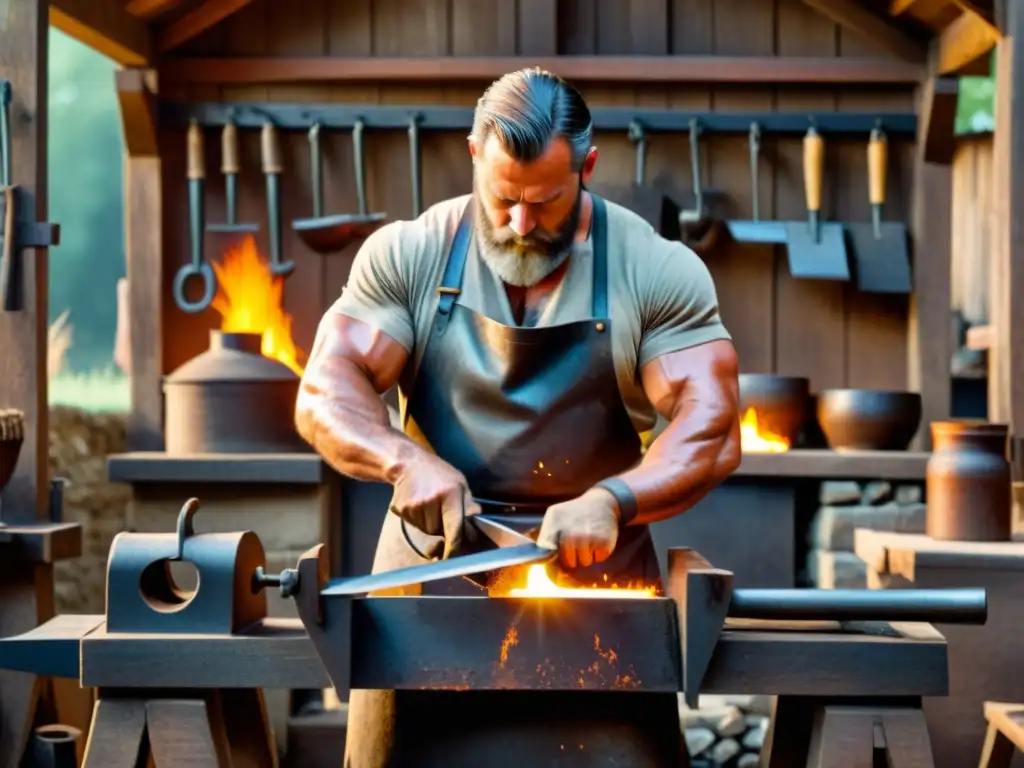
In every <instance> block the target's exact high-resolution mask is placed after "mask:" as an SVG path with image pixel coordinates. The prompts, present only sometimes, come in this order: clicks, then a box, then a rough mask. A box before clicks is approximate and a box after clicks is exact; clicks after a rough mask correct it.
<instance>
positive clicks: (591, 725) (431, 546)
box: [345, 196, 687, 768]
mask: <svg viewBox="0 0 1024 768" xmlns="http://www.w3.org/2000/svg"><path fill="white" fill-rule="evenodd" d="M592 199H593V202H594V205H593V214H592V223H591V239H592V243H593V310H592V314H593V317H592V318H591V319H588V320H582V321H578V322H572V323H565V324H562V325H557V326H548V327H532V328H530V327H512V326H506V325H503V324H502V323H499V322H497V321H496V320H493V319H491V318H489V317H486V316H485V315H482V314H480V313H478V312H474V311H473V310H470V309H468V308H466V307H465V306H463V305H461V304H459V303H457V301H456V299H457V298H458V295H459V292H460V289H461V286H462V277H463V272H464V270H465V266H466V261H467V258H468V256H469V253H470V245H471V243H472V238H473V220H474V217H473V203H472V201H471V202H470V203H468V204H467V206H466V210H465V211H464V212H463V215H462V219H461V221H460V223H459V226H458V229H457V231H456V233H455V237H454V239H453V241H452V246H451V249H450V252H449V254H448V260H447V263H446V265H445V269H444V275H443V278H442V282H441V286H440V287H439V289H438V294H439V298H438V306H437V312H436V314H435V317H434V321H433V324H432V326H431V330H430V336H429V338H428V341H427V345H426V348H425V352H424V354H423V358H422V361H421V362H420V366H419V370H418V371H417V373H416V376H415V379H414V382H413V385H412V391H411V393H409V396H408V400H407V407H406V411H405V422H404V429H405V432H406V434H407V435H409V436H410V437H411V438H412V439H415V440H417V441H418V442H420V443H421V444H423V445H425V446H426V447H429V448H430V449H431V450H433V451H434V452H436V453H437V454H438V455H439V456H440V457H441V458H443V459H444V460H445V461H447V462H448V463H450V464H451V465H452V466H454V467H455V468H457V469H458V470H459V471H461V472H462V473H463V474H464V475H465V476H466V479H467V481H468V483H469V487H470V489H471V491H472V493H473V495H474V497H476V498H477V499H478V500H480V502H481V505H482V506H483V507H484V511H485V512H487V513H488V514H494V513H503V517H504V518H505V521H506V522H508V523H510V524H512V525H514V526H516V527H520V528H521V529H525V528H532V527H535V526H536V525H537V524H538V523H539V520H540V517H541V516H542V514H543V511H544V509H546V507H547V506H549V505H551V504H554V503H557V502H560V501H565V500H568V499H571V498H575V497H577V496H579V495H581V494H582V493H584V492H585V491H587V490H588V489H589V488H591V487H592V486H593V485H594V484H595V483H596V482H598V481H600V480H603V479H605V478H606V477H610V476H612V475H615V474H618V473H620V472H623V471H625V470H626V469H628V468H630V467H631V466H633V465H635V464H636V463H637V462H638V461H639V459H640V456H641V442H640V438H639V436H638V434H637V432H636V429H635V428H634V426H633V423H632V421H631V419H630V417H629V413H628V411H627V410H626V408H625V405H624V404H623V402H622V397H621V394H620V392H619V387H618V380H617V377H616V373H615V367H614V362H613V358H612V344H611V320H610V319H609V314H610V313H609V311H608V259H607V242H608V236H607V234H608V233H607V215H606V212H605V204H604V202H603V201H602V200H601V199H600V198H598V197H596V196H592ZM517 522H520V523H521V524H520V525H518V526H517V525H516V523H517ZM408 533H409V535H410V538H411V539H412V541H413V543H414V544H415V545H416V547H417V549H419V550H420V552H423V553H426V554H428V555H435V554H437V553H439V551H440V549H441V547H442V546H443V541H442V540H441V539H440V538H439V537H430V536H426V535H425V534H422V533H420V532H419V531H416V530H413V529H411V527H410V528H409V530H408ZM422 562H423V559H422V558H421V557H420V555H419V554H418V553H417V552H416V551H415V550H414V549H412V548H411V547H410V546H409V544H408V543H407V542H406V540H405V537H404V536H403V534H402V531H401V521H400V520H399V518H398V517H397V515H391V514H389V515H387V517H386V519H385V523H384V526H383V529H382V531H381V536H380V541H379V543H378V546H377V552H376V555H375V558H374V566H373V571H374V573H378V572H382V571H387V570H391V569H394V568H401V567H405V566H408V565H416V564H420V563H422ZM658 573H659V572H658V563H657V558H656V556H655V551H654V546H653V543H652V541H651V537H650V533H649V531H648V529H647V527H646V526H629V527H627V528H625V529H623V530H622V532H621V533H620V536H619V541H618V544H617V546H616V549H615V551H614V552H613V553H612V556H611V557H610V558H609V559H608V560H606V561H605V562H603V563H599V564H595V565H593V566H590V567H589V568H578V569H576V570H575V571H574V572H573V573H572V576H573V577H574V578H575V579H576V580H577V581H579V582H580V583H583V584H589V583H600V584H602V585H607V584H609V583H618V584H621V585H623V586H625V585H627V584H629V583H635V582H643V583H646V584H651V583H655V582H657V580H658ZM606 577H607V578H606ZM391 594H435V595H436V594H447V595H478V596H479V595H481V594H482V593H481V591H480V590H479V588H477V587H475V586H474V585H473V584H471V583H469V582H468V581H465V580H462V579H453V580H450V581H449V582H439V583H436V584H427V585H423V587H422V588H421V589H417V590H403V591H399V592H396V593H391ZM449 728H450V732H449ZM484 734H486V737H484V736H483V735H484ZM616 734H617V736H616ZM477 735H479V737H478V736H477ZM347 739H348V743H347V747H346V757H345V766H346V768H384V766H388V767H389V768H390V767H391V766H417V768H431V767H432V766H445V767H446V768H458V767H459V766H474V767H475V766H484V765H486V766H493V767H494V768H501V767H502V766H541V765H553V764H556V763H557V764H558V765H559V766H570V765H571V766H587V767H588V768H590V767H592V766H593V767H597V766H606V765H607V766H612V765H630V766H644V767H646V766H651V767H652V768H653V767H654V766H658V767H659V768H660V767H661V766H681V765H686V764H687V758H686V756H685V747H683V746H682V741H681V738H680V737H679V717H678V704H677V699H676V696H675V695H673V694H637V693H632V694H623V693H621V692H564V693H563V692H553V691H541V692H535V693H534V692H505V691H502V692H494V691H477V692H472V691H467V692H441V691H436V692H431V691H397V692H396V691H364V690H354V691H352V692H351V696H350V703H349V720H348V735H347ZM598 740H599V741H600V742H601V746H600V748H596V747H597V741H598ZM566 744H572V745H577V744H589V746H588V747H587V748H586V749H575V750H572V751H570V750H568V749H566V746H565V745H566Z"/></svg>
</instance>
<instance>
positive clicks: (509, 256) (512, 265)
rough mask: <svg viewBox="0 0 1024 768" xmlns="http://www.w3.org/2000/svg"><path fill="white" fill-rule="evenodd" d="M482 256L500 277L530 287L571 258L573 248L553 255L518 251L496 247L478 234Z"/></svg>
mask: <svg viewBox="0 0 1024 768" xmlns="http://www.w3.org/2000/svg"><path fill="white" fill-rule="evenodd" d="M477 247H478V248H479V249H480V258H482V259H483V260H484V263H485V264H487V266H488V267H490V268H491V271H493V272H494V274H495V275H497V276H498V278H499V279H500V280H501V281H502V282H503V283H506V284H508V285H513V286H516V287H517V288H529V287H531V286H534V285H537V283H539V282H540V281H541V280H543V279H544V278H545V277H547V276H548V275H550V274H551V273H552V272H554V271H555V270H556V269H558V268H559V267H560V266H562V264H563V263H564V262H565V260H566V259H567V258H569V254H570V253H572V248H567V249H565V250H563V251H562V252H561V253H559V254H557V255H554V256H551V255H549V254H546V253H527V254H522V253H516V252H514V251H507V250H505V249H503V248H495V247H493V246H492V245H490V244H489V243H488V242H487V241H486V240H485V239H484V238H483V237H480V236H477Z"/></svg>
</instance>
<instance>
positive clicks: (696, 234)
mask: <svg viewBox="0 0 1024 768" xmlns="http://www.w3.org/2000/svg"><path fill="white" fill-rule="evenodd" d="M700 134H701V126H700V123H699V122H698V121H697V119H696V118H693V119H692V120H690V173H691V174H692V176H693V200H694V205H693V208H691V209H688V210H684V211H681V212H680V213H679V224H680V227H681V233H680V234H681V237H680V239H681V240H682V241H683V243H685V244H686V245H687V246H689V247H690V248H691V249H692V250H693V251H695V252H696V253H707V252H708V251H710V250H711V249H712V248H714V247H715V244H716V243H717V242H718V236H719V234H720V233H721V230H722V224H721V222H720V221H718V220H717V219H714V218H712V217H710V216H708V212H707V209H706V208H705V207H704V187H703V185H702V184H701V176H700Z"/></svg>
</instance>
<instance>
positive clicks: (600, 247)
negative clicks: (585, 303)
mask: <svg viewBox="0 0 1024 768" xmlns="http://www.w3.org/2000/svg"><path fill="white" fill-rule="evenodd" d="M590 199H591V200H593V201H594V210H593V211H592V213H591V216H592V217H593V218H592V221H591V223H590V238H591V243H592V245H593V249H594V298H593V301H594V307H593V314H594V317H595V318H606V317H608V217H607V214H606V213H605V205H604V200H602V199H601V198H600V197H598V196H597V195H595V194H594V193H593V192H591V193H590Z"/></svg>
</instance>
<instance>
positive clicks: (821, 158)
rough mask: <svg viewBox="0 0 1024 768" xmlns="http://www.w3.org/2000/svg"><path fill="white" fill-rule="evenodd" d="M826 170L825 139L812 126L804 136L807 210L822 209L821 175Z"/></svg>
mask: <svg viewBox="0 0 1024 768" xmlns="http://www.w3.org/2000/svg"><path fill="white" fill-rule="evenodd" d="M824 170H825V140H824V139H823V138H821V134H820V133H818V132H817V131H816V130H814V129H813V128H811V129H810V130H809V131H807V135H806V136H804V195H805V196H806V197H807V210H808V211H820V210H821V177H822V174H823V173H824Z"/></svg>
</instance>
